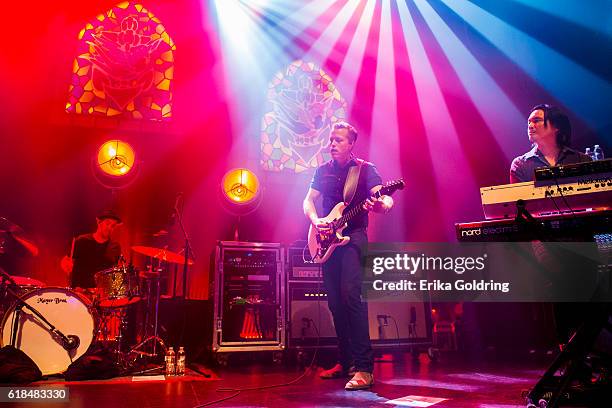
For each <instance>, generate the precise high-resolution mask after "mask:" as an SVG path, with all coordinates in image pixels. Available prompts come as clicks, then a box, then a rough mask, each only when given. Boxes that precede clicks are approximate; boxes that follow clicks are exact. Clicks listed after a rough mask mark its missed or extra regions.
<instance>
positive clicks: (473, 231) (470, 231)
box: [461, 228, 482, 237]
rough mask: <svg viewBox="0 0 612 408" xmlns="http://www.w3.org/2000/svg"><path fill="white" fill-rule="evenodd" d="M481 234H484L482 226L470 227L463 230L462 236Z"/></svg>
mask: <svg viewBox="0 0 612 408" xmlns="http://www.w3.org/2000/svg"><path fill="white" fill-rule="evenodd" d="M480 234H482V228H470V229H464V230H463V231H461V236H462V237H475V236H479V235H480Z"/></svg>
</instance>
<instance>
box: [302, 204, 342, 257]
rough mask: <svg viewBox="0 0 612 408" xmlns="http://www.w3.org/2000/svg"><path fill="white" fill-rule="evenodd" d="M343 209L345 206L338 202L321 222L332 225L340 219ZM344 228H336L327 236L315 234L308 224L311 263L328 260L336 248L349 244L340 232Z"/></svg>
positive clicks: (312, 227) (314, 230)
mask: <svg viewBox="0 0 612 408" xmlns="http://www.w3.org/2000/svg"><path fill="white" fill-rule="evenodd" d="M345 208H346V205H344V203H343V202H339V203H338V204H336V206H335V207H334V208H332V210H331V211H330V212H329V214H328V215H327V217H325V218H322V219H321V220H323V221H324V222H326V223H332V222H334V221H335V220H338V219H339V218H340V217H342V213H343V211H344V209H345ZM345 228H346V224H344V225H341V226H340V227H338V228H336V229H335V231H334V230H333V229H332V230H331V231H330V232H329V234H321V233H318V232H317V229H316V228H315V227H314V225H312V224H310V228H309V229H308V250H309V251H310V256H311V258H312V262H314V263H324V262H325V261H327V260H328V259H329V257H330V256H331V254H332V253H333V252H334V249H336V247H339V246H343V245H346V244H348V243H349V241H350V240H351V239H350V238H349V237H343V236H342V231H344V229H345Z"/></svg>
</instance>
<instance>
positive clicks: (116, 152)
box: [97, 140, 136, 177]
mask: <svg viewBox="0 0 612 408" xmlns="http://www.w3.org/2000/svg"><path fill="white" fill-rule="evenodd" d="M97 161H98V168H99V169H100V171H102V172H103V173H105V174H107V175H109V176H112V177H123V176H125V175H127V174H128V173H129V172H130V171H132V169H133V167H134V163H135V161H136V154H135V153H134V149H132V146H130V145H129V144H128V143H126V142H123V141H121V140H109V141H108V142H105V143H104V144H103V145H102V146H100V149H98V160H97Z"/></svg>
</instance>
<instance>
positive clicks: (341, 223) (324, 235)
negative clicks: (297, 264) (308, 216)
mask: <svg viewBox="0 0 612 408" xmlns="http://www.w3.org/2000/svg"><path fill="white" fill-rule="evenodd" d="M403 188H404V180H403V179H398V180H393V181H390V182H388V183H386V184H385V185H384V186H382V187H381V188H380V190H378V191H376V192H375V193H373V194H372V195H371V196H370V197H369V199H372V200H376V199H378V198H380V197H382V196H383V195H391V194H393V193H394V192H395V191H397V190H402V189H403ZM366 201H367V199H366V200H363V201H362V202H360V203H359V204H357V205H355V206H353V207H352V208H351V209H350V210H348V211H346V214H345V213H344V210H346V207H347V206H346V205H344V202H339V203H338V204H336V205H335V207H334V208H332V210H331V211H330V212H329V214H327V217H325V218H321V220H322V221H323V222H325V223H327V224H329V225H330V229H329V231H326V232H319V231H317V229H316V228H315V227H314V226H313V225H312V224H311V225H310V228H309V229H308V250H309V251H310V256H311V258H312V261H311V262H313V263H319V264H320V263H323V262H325V261H327V260H328V259H329V257H330V256H331V254H332V252H334V249H336V248H337V247H339V246H343V245H346V244H348V243H349V241H350V240H351V239H350V238H349V237H343V236H342V231H344V229H345V228H346V226H347V225H348V222H349V221H350V220H351V219H352V218H353V217H355V216H356V215H359V214H361V213H362V212H364V211H366V210H365V209H364V204H365V203H366Z"/></svg>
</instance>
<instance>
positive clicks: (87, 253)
mask: <svg viewBox="0 0 612 408" xmlns="http://www.w3.org/2000/svg"><path fill="white" fill-rule="evenodd" d="M120 256H121V246H120V245H119V243H117V242H114V241H106V242H103V243H101V244H100V243H98V242H97V241H96V240H95V239H94V237H93V234H85V235H81V236H79V237H78V238H77V239H76V241H75V243H74V266H73V268H72V275H71V278H70V284H71V286H72V287H73V288H76V287H80V288H93V287H95V286H96V283H95V281H94V274H95V273H96V272H98V271H101V270H103V269H107V268H110V267H112V266H114V265H117V261H118V260H119V257H120Z"/></svg>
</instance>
